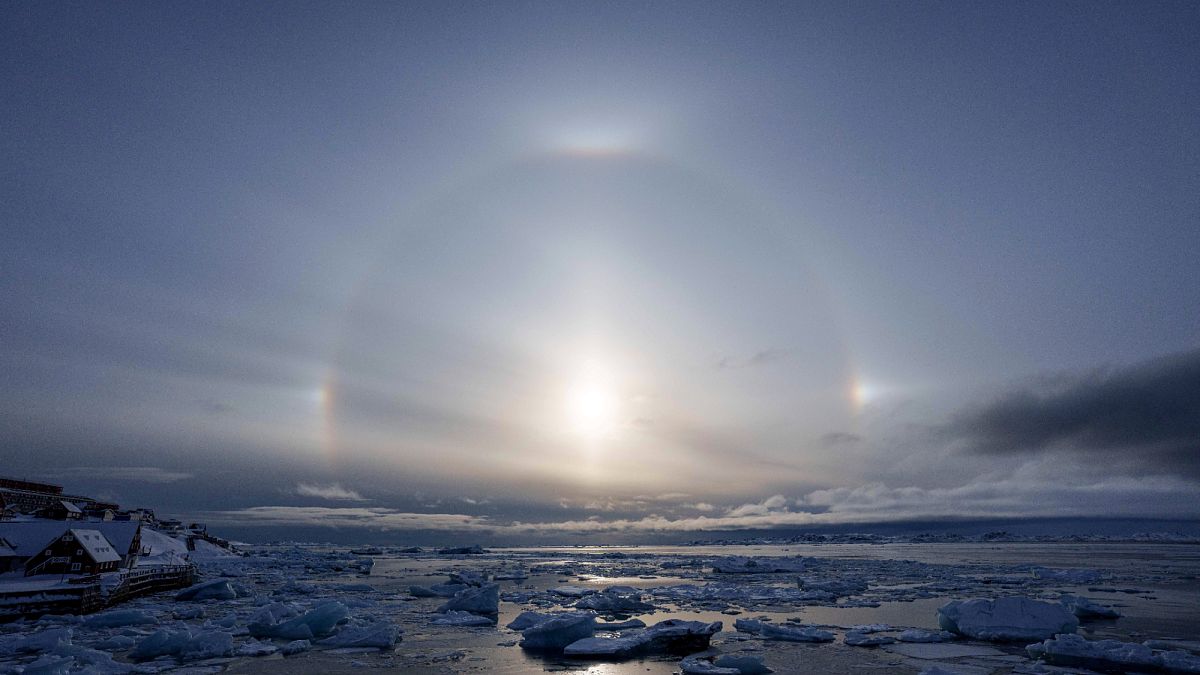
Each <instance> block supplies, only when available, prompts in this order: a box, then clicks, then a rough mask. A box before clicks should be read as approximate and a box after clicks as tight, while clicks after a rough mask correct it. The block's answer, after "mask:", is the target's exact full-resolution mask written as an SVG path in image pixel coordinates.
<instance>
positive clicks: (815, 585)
mask: <svg viewBox="0 0 1200 675" xmlns="http://www.w3.org/2000/svg"><path fill="white" fill-rule="evenodd" d="M796 583H797V584H798V585H799V586H800V588H802V589H804V590H806V591H810V592H816V593H828V594H829V595H831V596H833V597H834V598H840V597H842V596H844V595H856V594H858V593H862V592H863V591H865V590H867V582H865V581H861V580H859V579H826V580H820V579H810V578H805V577H800V578H799V579H797V580H796Z"/></svg>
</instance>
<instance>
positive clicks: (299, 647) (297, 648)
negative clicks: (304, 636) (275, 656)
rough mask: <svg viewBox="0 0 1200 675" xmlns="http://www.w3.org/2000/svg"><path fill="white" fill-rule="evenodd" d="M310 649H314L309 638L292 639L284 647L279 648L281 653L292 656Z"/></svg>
mask: <svg viewBox="0 0 1200 675" xmlns="http://www.w3.org/2000/svg"><path fill="white" fill-rule="evenodd" d="M309 649H312V642H309V641H308V640H292V641H291V642H289V643H287V644H286V645H284V646H283V649H280V650H279V653H280V654H283V655H284V656H291V655H293V654H299V653H300V652H306V651H308V650H309Z"/></svg>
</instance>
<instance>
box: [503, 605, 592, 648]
mask: <svg viewBox="0 0 1200 675" xmlns="http://www.w3.org/2000/svg"><path fill="white" fill-rule="evenodd" d="M595 630H596V615H595V614H592V613H591V612H567V613H565V614H557V615H555V616H553V617H550V618H549V619H546V620H545V621H542V622H540V623H538V624H535V625H533V626H530V627H529V628H526V629H525V630H524V631H522V633H521V636H522V638H523V639H522V640H521V648H522V649H532V650H544V651H562V650H563V648H565V647H566V646H567V645H569V644H571V643H572V642H576V641H579V640H582V639H584V638H588V637H591V636H592V633H594V632H595Z"/></svg>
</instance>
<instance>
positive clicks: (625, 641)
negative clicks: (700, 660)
mask: <svg viewBox="0 0 1200 675" xmlns="http://www.w3.org/2000/svg"><path fill="white" fill-rule="evenodd" d="M720 631H721V622H720V621H714V622H713V623H705V622H703V621H684V620H681V619H668V620H667V621H660V622H659V623H656V624H654V625H653V626H651V627H649V628H646V629H644V630H633V631H629V632H626V633H622V634H620V635H619V636H618V637H586V638H583V639H580V640H577V641H575V642H572V643H571V644H569V645H567V646H566V648H565V649H563V654H566V655H567V656H574V657H601V658H603V657H617V658H624V657H629V656H633V655H635V654H644V653H649V652H670V651H684V650H686V651H701V650H704V649H708V644H709V641H710V640H711V639H712V636H713V635H715V634H716V633H719V632H720ZM686 651H685V653H686Z"/></svg>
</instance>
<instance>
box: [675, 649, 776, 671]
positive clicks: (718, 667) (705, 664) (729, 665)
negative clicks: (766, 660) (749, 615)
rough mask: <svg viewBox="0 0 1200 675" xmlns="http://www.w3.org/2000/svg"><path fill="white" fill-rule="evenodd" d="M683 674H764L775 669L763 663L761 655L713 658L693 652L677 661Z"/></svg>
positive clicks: (731, 655)
mask: <svg viewBox="0 0 1200 675" xmlns="http://www.w3.org/2000/svg"><path fill="white" fill-rule="evenodd" d="M679 667H680V669H681V670H683V673H684V675H766V674H767V673H773V672H775V671H773V670H771V669H770V668H768V667H767V666H766V665H764V664H763V657H761V656H752V655H749V654H722V655H720V656H717V657H715V658H713V657H711V656H704V655H701V654H693V655H691V656H688V657H686V658H685V659H683V660H682V661H680V662H679Z"/></svg>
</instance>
